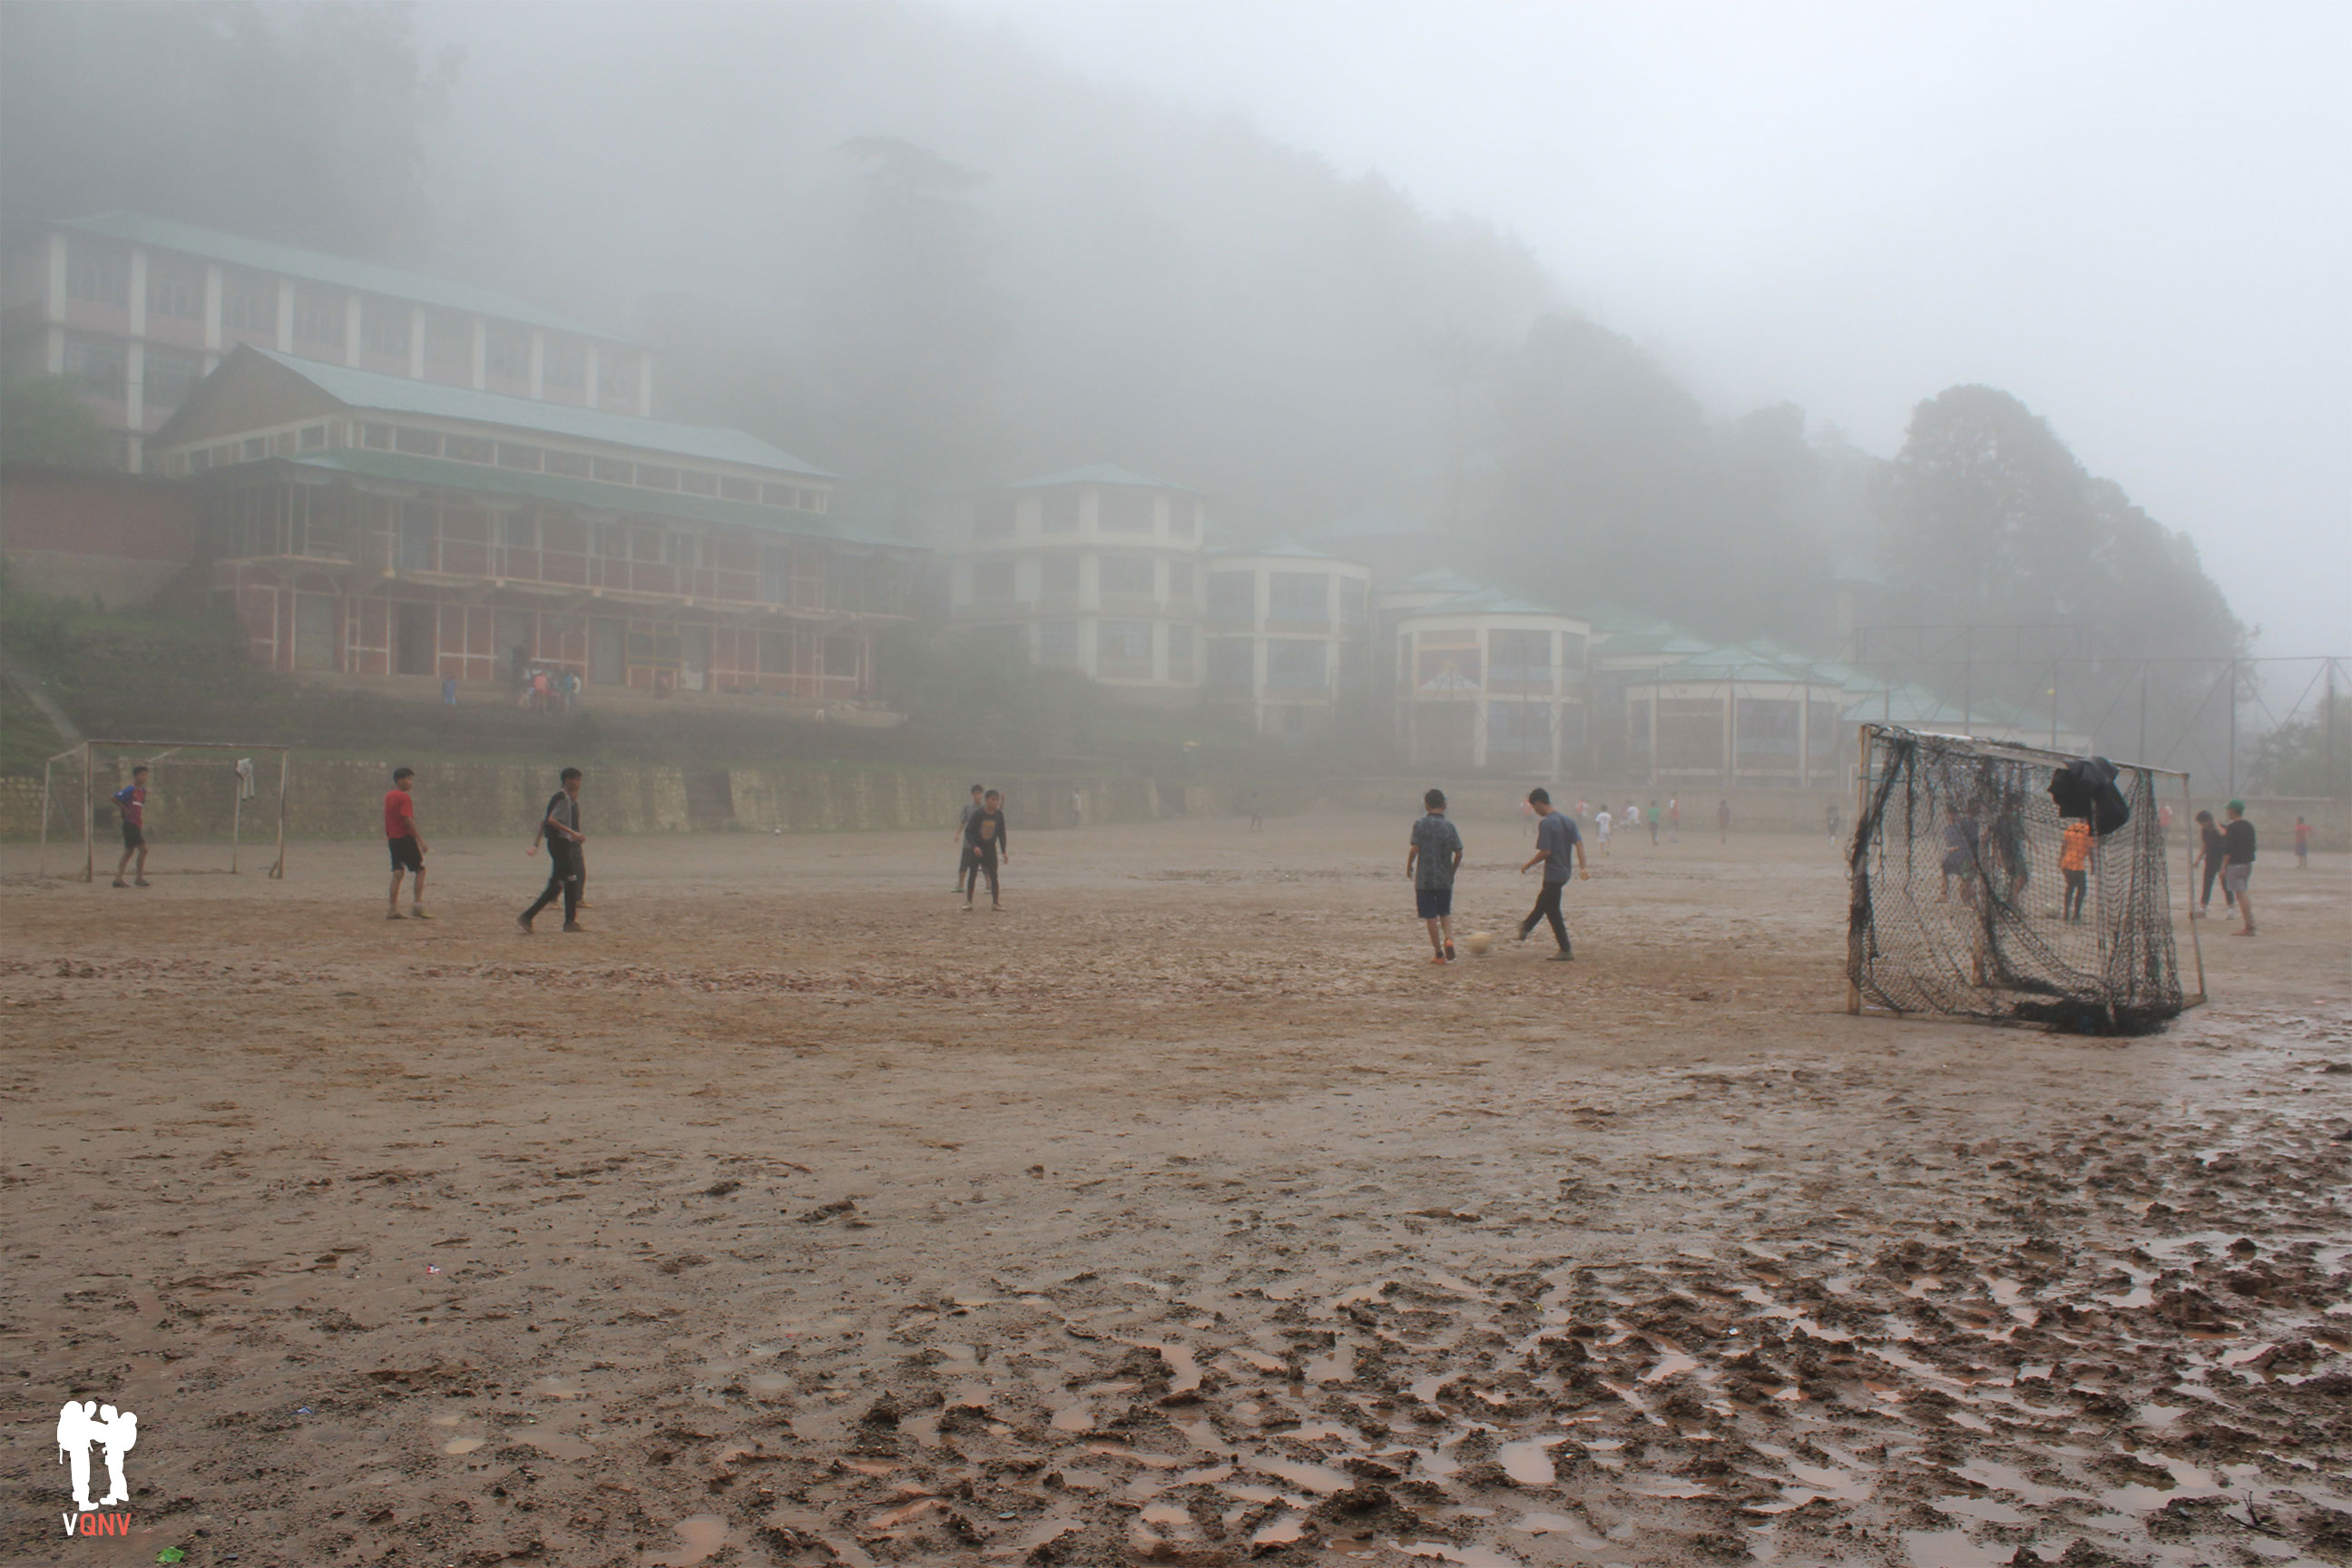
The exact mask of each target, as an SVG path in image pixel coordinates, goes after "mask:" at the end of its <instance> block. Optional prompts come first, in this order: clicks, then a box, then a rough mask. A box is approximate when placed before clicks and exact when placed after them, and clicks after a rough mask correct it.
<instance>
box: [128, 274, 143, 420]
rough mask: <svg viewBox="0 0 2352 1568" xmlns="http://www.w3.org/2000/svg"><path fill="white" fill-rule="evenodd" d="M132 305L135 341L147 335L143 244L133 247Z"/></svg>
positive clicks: (132, 327)
mask: <svg viewBox="0 0 2352 1568" xmlns="http://www.w3.org/2000/svg"><path fill="white" fill-rule="evenodd" d="M130 305H131V310H130V321H131V339H132V340H133V341H134V342H135V341H137V340H139V339H141V338H144V337H145V336H146V335H147V247H145V246H143V245H134V246H132V247H131V300H130ZM132 423H133V424H134V425H135V424H137V423H138V422H137V421H136V420H133V421H132Z"/></svg>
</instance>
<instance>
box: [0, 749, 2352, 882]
mask: <svg viewBox="0 0 2352 1568" xmlns="http://www.w3.org/2000/svg"><path fill="white" fill-rule="evenodd" d="M228 761H229V759H227V758H226V757H223V758H220V759H215V760H208V761H206V762H205V763H194V764H191V763H173V762H167V763H163V765H162V766H161V767H159V768H158V770H157V772H156V774H155V776H154V778H153V779H152V780H151V781H150V801H149V808H148V810H149V819H150V823H151V832H152V837H153V838H154V839H155V841H156V843H157V844H159V845H162V844H166V843H169V842H172V841H173V840H174V839H179V840H194V839H215V838H226V836H227V833H228V828H229V821H230V811H231V807H232V801H231V795H230V792H231V789H232V783H231V780H230V776H229V772H228ZM130 763H131V759H129V758H127V757H126V758H121V759H112V758H109V759H103V760H102V761H101V763H100V779H99V785H98V792H97V793H98V795H99V797H100V802H101V805H102V806H103V810H102V811H101V815H100V827H99V835H100V842H101V844H104V843H108V842H113V841H114V835H115V829H114V824H113V815H112V807H111V805H110V804H106V803H105V797H106V796H107V795H110V794H112V792H113V791H114V789H115V788H116V787H117V785H118V784H121V783H123V782H127V780H128V777H129V767H130ZM256 764H257V770H258V773H259V775H260V778H259V783H260V785H261V792H260V793H261V795H262V796H263V798H262V799H260V800H258V801H257V802H253V803H249V804H248V805H247V827H246V832H247V839H248V841H250V840H252V839H254V838H255V837H258V836H259V834H258V830H257V828H256V826H255V824H254V817H255V816H256V814H258V815H259V816H261V817H262V818H263V819H265V820H267V819H268V816H269V814H270V807H271V805H272V804H273V797H274V796H275V794H276V791H277V779H278V773H277V762H276V759H275V758H274V757H273V756H271V755H270V754H268V753H263V754H261V755H260V756H258V757H257V758H256ZM416 766H417V776H418V786H417V812H418V816H419V818H420V820H421V821H422V822H423V823H424V824H425V831H426V833H427V834H428V836H431V837H472V836H477V835H496V834H502V833H511V834H515V835H517V836H518V837H529V836H530V832H531V829H532V827H533V826H534V825H535V824H536V823H537V822H538V820H539V816H540V811H541V807H542V806H544V805H545V804H546V801H547V797H548V796H549V795H551V794H552V793H553V792H554V790H555V788H556V773H557V771H558V770H557V769H556V768H555V767H552V766H550V767H533V766H526V765H521V764H517V763H488V762H448V763H419V764H417V765H416ZM391 772H392V763H389V762H353V761H335V760H312V759H304V760H299V761H297V762H296V763H294V764H293V770H292V774H291V784H290V786H289V790H288V794H287V832H288V833H289V835H290V836H292V837H300V838H372V837H375V836H376V835H378V834H379V833H381V832H382V830H383V795H384V791H385V790H387V789H388V788H390V787H391ZM118 773H119V774H120V776H119V777H118ZM975 778H979V779H981V780H982V782H985V783H987V784H991V785H992V786H993V787H995V788H999V789H1002V790H1003V791H1004V792H1005V795H1006V809H1007V812H1008V814H1009V816H1010V817H1011V821H1012V824H1013V826H1014V827H1015V828H1016V829H1021V830H1026V831H1034V830H1036V829H1038V828H1041V827H1045V828H1062V827H1073V826H1082V825H1083V826H1100V825H1103V824H1107V823H1131V822H1150V821H1154V820H1157V819H1160V818H1163V817H1172V816H1248V815H1249V814H1250V813H1251V812H1252V811H1253V810H1255V811H1256V812H1259V813H1261V814H1263V815H1264V816H1267V817H1269V818H1280V817H1285V816H1295V815H1297V814H1298V813H1300V812H1304V811H1345V812H1371V813H1380V814H1385V815H1388V816H1393V817H1394V818H1395V819H1396V820H1397V823H1398V832H1399V834H1400V835H1402V832H1403V827H1404V825H1405V824H1406V823H1408V822H1410V821H1411V820H1412V818H1413V817H1414V816H1418V815H1419V814H1420V811H1421V795H1422V791H1423V790H1424V789H1426V788H1428V787H1429V785H1428V782H1427V781H1426V780H1423V779H1417V778H1354V779H1341V780H1307V779H1286V780H1255V781H1254V780H1227V779H1213V780H1199V779H1192V780H1186V781H1183V782H1182V783H1181V784H1178V783H1177V782H1175V781H1173V780H1171V781H1166V782H1165V783H1164V784H1163V783H1162V781H1159V780H1154V779H1150V778H1127V777H1112V776H1106V775H1101V774H1032V775H1023V776H1018V777H1013V778H1005V777H1003V776H1001V775H989V774H986V773H976V772H974V771H973V770H971V769H969V768H958V769H954V770H950V769H948V768H944V767H938V768H907V767H842V766H808V767H781V766H780V767H761V768H680V767H669V766H661V765H654V764H644V765H631V764H614V765H611V766H597V767H592V768H590V769H589V770H588V777H587V783H586V787H585V789H584V791H583V795H582V803H583V815H584V816H585V818H586V821H587V823H588V825H589V827H590V830H591V831H592V832H594V833H599V834H605V833H625V834H640V833H687V832H698V833H709V832H724V831H727V830H729V829H742V830H747V831H751V832H762V833H764V832H771V831H782V832H786V833H837V832H854V831H871V830H889V829H916V828H947V827H950V826H953V825H954V823H955V819H956V813H957V810H958V808H959V807H961V805H962V804H963V801H964V798H965V789H966V787H967V786H968V785H969V784H971V783H972V782H973V780H974V779H975ZM1440 787H1444V785H1443V784H1441V786H1440ZM1550 788H1551V790H1552V795H1553V797H1554V799H1556V800H1559V801H1560V802H1562V803H1563V804H1565V805H1567V806H1568V807H1569V808H1570V809H1571V810H1573V809H1574V807H1575V805H1576V802H1577V801H1578V800H1579V799H1580V798H1586V799H1590V800H1591V801H1592V802H1593V803H1594V804H1595V805H1598V804H1599V801H1600V795H1601V792H1600V789H1599V786H1591V787H1585V786H1579V785H1573V784H1556V785H1552V786H1550ZM59 789H60V792H61V795H63V796H64V797H65V798H63V799H61V800H60V801H59V802H58V804H57V805H56V806H55V808H54V809H53V812H52V816H51V820H50V829H49V831H50V836H51V840H52V842H53V843H58V842H71V843H75V844H78V843H79V840H80V837H81V825H80V817H79V780H78V779H77V778H71V777H68V776H67V775H66V774H65V773H63V771H61V773H60V777H59ZM1608 793H1609V795H1610V798H1611V800H1612V804H1613V805H1621V806H1622V805H1623V804H1624V798H1625V795H1626V793H1627V792H1626V791H1624V790H1623V789H1622V788H1619V789H1614V790H1612V791H1610V792H1608ZM1526 794H1527V786H1526V785H1524V784H1519V783H1517V782H1506V781H1501V780H1489V781H1480V782H1476V783H1472V784H1457V785H1455V786H1454V787H1453V788H1450V789H1448V790H1447V795H1448V796H1449V797H1450V801H1451V809H1452V811H1453V814H1454V816H1455V817H1456V818H1458V819H1460V820H1463V821H1465V822H1488V823H1519V822H1521V821H1522V820H1523V817H1524V813H1523V812H1522V809H1521V805H1520V803H1521V801H1522V800H1523V799H1524V797H1525V795H1526ZM1832 797H1833V796H1832V792H1830V791H1827V790H1740V791H1736V792H1734V793H1733V794H1732V795H1730V796H1729V799H1730V801H1731V809H1732V831H1733V832H1735V833H1819V832H1820V831H1821V830H1822V806H1823V805H1825V804H1826V803H1828V802H1829V801H1830V800H1831V799H1832ZM1633 798H1634V799H1635V800H1636V801H1638V802H1639V803H1640V804H1641V805H1643V807H1647V805H1649V802H1650V795H1649V792H1647V791H1643V790H1636V791H1634V792H1633ZM1667 798H1668V796H1667V795H1666V793H1665V792H1664V791H1660V792H1659V794H1658V796H1657V799H1658V803H1659V805H1660V807H1661V808H1662V809H1663V807H1664V804H1665V802H1666V800H1667ZM1720 798H1723V796H1722V794H1721V792H1720V791H1717V792H1712V793H1709V794H1707V795H1686V796H1685V797H1683V830H1684V831H1685V833H1687V834H1691V835H1694V836H1699V837H1704V836H1706V835H1707V834H1711V833H1713V832H1714V831H1715V805H1716V802H1717V800H1718V799H1720ZM1834 798H1835V799H1836V800H1837V803H1838V805H1839V808H1840V809H1839V827H1840V831H1841V832H1842V833H1843V832H1850V831H1851V830H1852V828H1853V801H1852V798H1851V797H1850V796H1847V795H1843V794H1842V793H1841V794H1836V795H1834ZM2214 804H2218V802H2215V803H2214ZM2246 804H2247V807H2248V816H2251V817H2252V820H2253V822H2254V824H2255V826H2257V828H2259V830H2260V831H2261V833H2262V839H2263V859H2264V861H2265V862H2266V863H2267V862H2273V861H2283V860H2286V859H2288V858H2291V856H2292V854H2293V848H2294V838H2293V834H2292V829H2293V826H2294V819H2295V816H2297V815H2298V814H2300V815H2301V816H2305V817H2306V818H2308V819H2309V821H2310V822H2311V824H2312V827H2313V829H2314V832H2313V847H2315V848H2318V849H2322V850H2343V849H2347V848H2352V802H2333V803H2331V802H2323V801H2311V800H2267V799H2262V798H2250V799H2249V800H2248V801H2247V803H2246ZM40 806H41V781H40V780H39V779H38V778H37V777H33V778H0V839H5V840H6V841H9V842H11V843H16V844H24V843H28V842H30V841H31V840H33V839H35V838H37V837H39V832H40V816H41V810H40ZM2175 813H2176V817H2177V818H2182V817H2185V815H2186V814H2185V813H2181V812H2180V811H2179V807H2178V806H2176V807H2175ZM2174 826H2175V828H2176V830H2178V829H2179V828H2181V826H2183V823H2182V821H2180V820H2176V822H2175V824H2174ZM13 859H14V857H12V860H13ZM51 863H52V868H55V865H56V863H57V857H56V855H55V854H54V853H53V854H52V856H51ZM20 868H21V867H18V866H15V865H12V867H11V869H20Z"/></svg>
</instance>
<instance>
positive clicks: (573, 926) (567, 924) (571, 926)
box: [563, 921, 588, 931]
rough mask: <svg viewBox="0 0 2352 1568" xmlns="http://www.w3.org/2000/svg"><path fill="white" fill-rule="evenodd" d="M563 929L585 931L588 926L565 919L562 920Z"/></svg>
mask: <svg viewBox="0 0 2352 1568" xmlns="http://www.w3.org/2000/svg"><path fill="white" fill-rule="evenodd" d="M563 929H564V930H565V931H586V930H587V929H588V928H587V927H586V926H584V925H582V924H581V923H580V922H579V921H564V922H563Z"/></svg>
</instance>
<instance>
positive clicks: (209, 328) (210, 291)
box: [205, 261, 224, 374]
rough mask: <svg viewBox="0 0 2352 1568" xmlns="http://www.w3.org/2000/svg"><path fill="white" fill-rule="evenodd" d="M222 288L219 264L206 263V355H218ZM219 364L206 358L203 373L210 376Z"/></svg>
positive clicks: (212, 359)
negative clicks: (214, 367)
mask: <svg viewBox="0 0 2352 1568" xmlns="http://www.w3.org/2000/svg"><path fill="white" fill-rule="evenodd" d="M223 286H224V285H223V279H222V277H221V265H220V263H219V262H217V261H209V262H206V263H205V353H206V354H207V355H216V354H218V353H220V346H221V291H222V288H223ZM218 363H220V362H219V360H218V359H216V358H207V359H206V360H205V372H206V373H207V374H210V372H211V370H212V368H213V366H214V365H215V364H218Z"/></svg>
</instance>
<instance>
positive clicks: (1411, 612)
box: [1381, 570, 1592, 779]
mask: <svg viewBox="0 0 2352 1568" xmlns="http://www.w3.org/2000/svg"><path fill="white" fill-rule="evenodd" d="M1381 621H1382V623H1383V625H1384V626H1387V627H1388V628H1389V637H1390V639H1391V682H1392V684H1391V691H1392V694H1393V701H1394V715H1393V722H1394V739H1395V743H1396V746H1397V749H1398V752H1399V753H1400V754H1401V755H1402V756H1403V757H1404V758H1405V759H1406V760H1407V762H1408V763H1409V764H1410V765H1412V766H1413V767H1416V768H1421V769H1427V770H1442V769H1449V768H1470V769H1477V770H1480V771H1493V772H1496V773H1509V774H1515V775H1519V776H1524V777H1528V778H1539V779H1559V778H1564V777H1567V776H1570V774H1578V775H1580V776H1589V773H1590V768H1591V758H1590V756H1589V753H1588V748H1587V743H1586V742H1587V735H1586V710H1587V706H1588V687H1589V676H1588V669H1587V656H1588V652H1589V649H1590V647H1591V640H1592V627H1591V623H1589V622H1587V621H1584V620H1581V619H1579V618H1578V617H1576V616H1570V615H1566V614H1563V613H1562V612H1560V611H1559V610H1555V609H1553V608H1551V607H1549V606H1548V605H1538V604H1534V603H1531V602H1529V601H1528V600H1524V599H1520V598H1517V597H1515V596H1513V595H1509V594H1507V593H1505V592H1504V591H1502V590H1501V589H1497V588H1490V587H1486V586H1484V585H1482V584H1476V583H1474V582H1471V581H1470V580H1468V579H1466V578H1464V577H1461V576H1459V575H1458V574H1454V573H1452V572H1449V571H1444V570H1440V571H1433V572H1427V573H1423V574H1420V575H1418V576H1415V577H1412V578H1410V579H1408V580H1407V581H1406V582H1405V583H1404V584H1402V585H1401V586H1400V587H1398V588H1397V589H1395V590H1393V591H1392V592H1389V593H1383V594H1382V595H1381Z"/></svg>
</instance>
